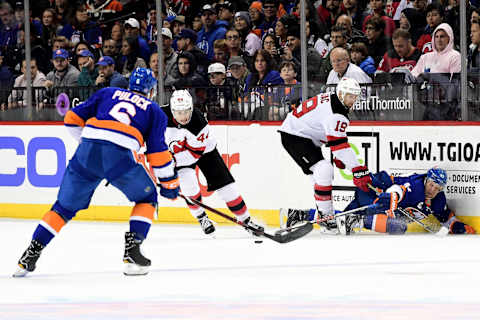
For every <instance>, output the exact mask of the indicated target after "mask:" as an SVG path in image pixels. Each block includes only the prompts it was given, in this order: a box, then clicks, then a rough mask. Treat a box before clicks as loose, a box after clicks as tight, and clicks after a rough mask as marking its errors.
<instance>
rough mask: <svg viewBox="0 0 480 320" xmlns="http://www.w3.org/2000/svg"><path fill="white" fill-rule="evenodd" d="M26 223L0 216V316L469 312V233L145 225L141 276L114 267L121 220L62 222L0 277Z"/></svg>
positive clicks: (475, 259) (473, 301) (479, 279)
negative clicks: (42, 245)
mask: <svg viewBox="0 0 480 320" xmlns="http://www.w3.org/2000/svg"><path fill="white" fill-rule="evenodd" d="M36 225H37V221H31V220H9V219H0V243H1V259H0V288H1V289H0V319H2V320H3V319H9V320H17V319H25V320H26V319H28V320H32V319H34V320H44V319H48V320H57V319H68V320H77V319H95V320H107V319H108V320H110V319H111V320H119V319H192V320H196V319H233V320H237V319H245V320H247V319H250V320H251V319H284V320H291V319H402V320H405V319H408V320H414V319H422V320H426V319H435V320H437V319H457V320H458V319H480V290H479V289H480V276H479V272H480V255H479V253H480V237H479V236H447V237H445V238H438V237H434V236H431V235H426V234H422V235H418V234H413V235H407V236H384V235H377V234H365V233H364V234H357V235H353V236H350V237H342V236H331V235H324V234H320V233H319V232H318V230H314V231H313V232H312V233H311V234H309V235H307V236H306V237H305V238H303V239H300V240H297V241H295V242H291V243H288V244H277V243H275V242H272V241H270V240H268V239H265V240H264V242H263V243H262V244H255V243H254V241H253V239H252V238H251V237H250V236H249V235H248V234H247V233H246V231H244V230H243V229H242V228H240V227H237V226H224V225H217V232H216V233H217V235H216V239H211V238H207V237H205V236H204V235H203V233H202V232H201V230H200V227H199V226H197V225H154V226H153V227H152V229H151V230H150V234H149V238H148V239H147V241H146V242H145V243H144V245H143V251H144V253H145V255H146V256H147V257H148V258H150V259H151V260H152V268H151V270H150V273H149V274H148V275H147V276H137V277H126V276H124V275H123V273H122V270H123V263H122V256H123V249H124V244H123V242H124V239H123V235H124V232H125V231H126V230H127V228H128V224H127V223H102V222H76V221H74V222H71V223H69V224H68V225H67V226H66V227H65V228H64V229H63V230H62V232H61V233H60V235H59V236H57V237H56V238H55V239H54V240H53V241H52V242H51V243H50V245H49V246H48V247H47V248H46V249H45V250H44V251H43V253H42V256H41V258H40V260H39V262H38V264H37V270H36V271H35V272H33V273H31V274H29V276H28V277H26V278H21V279H14V278H12V277H11V275H12V273H13V271H14V270H15V269H16V262H17V260H18V258H19V257H20V255H21V253H22V252H23V251H24V250H25V248H26V247H27V245H28V243H29V241H30V239H31V235H32V233H33V231H34V229H35V227H36Z"/></svg>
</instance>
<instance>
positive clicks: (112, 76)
mask: <svg viewBox="0 0 480 320" xmlns="http://www.w3.org/2000/svg"><path fill="white" fill-rule="evenodd" d="M97 66H98V71H99V72H98V77H97V80H96V81H95V84H96V85H97V86H99V87H118V88H127V87H128V82H127V79H125V77H124V76H122V75H121V74H120V73H118V72H117V71H115V61H114V60H113V59H112V58H111V57H109V56H104V57H101V58H100V59H99V60H98V62H97Z"/></svg>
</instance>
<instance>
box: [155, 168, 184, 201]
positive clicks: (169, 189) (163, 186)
mask: <svg viewBox="0 0 480 320" xmlns="http://www.w3.org/2000/svg"><path fill="white" fill-rule="evenodd" d="M158 181H160V184H159V186H160V195H161V196H162V197H165V198H168V199H170V200H175V199H177V197H178V193H179V192H180V182H179V180H178V175H177V173H176V172H175V173H174V174H173V176H171V177H167V178H158Z"/></svg>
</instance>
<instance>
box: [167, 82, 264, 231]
mask: <svg viewBox="0 0 480 320" xmlns="http://www.w3.org/2000/svg"><path fill="white" fill-rule="evenodd" d="M164 111H165V114H166V115H167V117H168V125H167V131H166V133H165V141H166V142H167V144H168V146H169V148H170V152H172V154H173V157H174V159H175V168H176V171H177V172H178V177H179V179H180V189H181V190H182V193H183V195H185V196H187V197H189V198H192V199H195V200H197V201H201V200H202V195H201V193H200V186H199V184H198V180H197V175H196V172H195V167H196V166H197V165H198V167H199V168H200V170H201V171H202V173H203V175H204V176H205V178H206V180H207V184H208V191H216V192H217V193H218V195H219V196H220V197H221V198H222V199H223V200H224V201H225V203H226V204H227V207H228V208H229V209H230V211H231V212H232V213H233V214H234V215H235V217H236V218H237V220H238V221H241V222H243V223H244V224H249V225H250V226H252V227H255V228H257V229H258V228H260V229H262V230H263V228H262V227H260V226H259V225H257V224H256V223H254V222H253V221H252V219H251V218H250V213H249V212H248V209H247V206H246V205H245V202H244V201H243V198H242V196H241V195H240V193H238V191H237V189H236V187H235V180H234V179H233V176H232V174H231V173H230V171H229V170H228V168H227V166H226V165H225V162H224V161H223V159H222V157H221V156H220V154H219V153H218V150H217V148H216V145H217V142H216V140H215V138H214V137H213V135H212V134H211V133H210V131H209V125H208V122H207V120H205V117H204V116H203V115H202V114H201V112H200V111H199V110H197V109H194V108H193V99H192V96H191V95H190V93H189V92H188V91H187V90H177V91H175V92H173V94H172V97H171V99H170V108H164ZM188 207H189V208H190V213H191V214H192V215H193V216H194V217H195V218H197V219H198V221H199V223H200V225H201V227H202V229H203V231H204V232H205V233H206V234H210V233H212V232H214V231H215V227H214V225H213V224H212V222H211V221H210V219H209V218H208V216H207V214H206V213H205V211H204V210H203V208H201V207H199V206H197V205H194V204H188ZM247 230H248V229H247Z"/></svg>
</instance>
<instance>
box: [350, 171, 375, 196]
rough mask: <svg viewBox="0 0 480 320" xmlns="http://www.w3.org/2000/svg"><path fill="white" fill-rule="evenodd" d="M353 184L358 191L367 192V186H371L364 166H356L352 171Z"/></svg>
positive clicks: (370, 180)
mask: <svg viewBox="0 0 480 320" xmlns="http://www.w3.org/2000/svg"><path fill="white" fill-rule="evenodd" d="M352 173H353V184H354V185H355V186H356V187H358V188H360V190H362V191H365V192H368V184H372V178H371V177H370V172H368V169H367V167H366V166H358V167H355V168H353V169H352Z"/></svg>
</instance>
